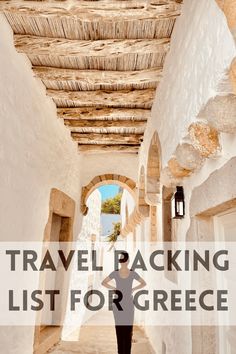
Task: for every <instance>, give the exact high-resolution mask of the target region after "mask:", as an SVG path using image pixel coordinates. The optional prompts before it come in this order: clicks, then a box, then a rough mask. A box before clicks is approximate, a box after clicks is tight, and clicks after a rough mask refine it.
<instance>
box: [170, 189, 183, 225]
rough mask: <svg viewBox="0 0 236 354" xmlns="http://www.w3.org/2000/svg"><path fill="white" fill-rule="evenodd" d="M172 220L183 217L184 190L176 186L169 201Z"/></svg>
mask: <svg viewBox="0 0 236 354" xmlns="http://www.w3.org/2000/svg"><path fill="white" fill-rule="evenodd" d="M171 216H172V219H183V218H184V216H185V202H184V189H183V187H180V186H177V187H176V192H175V193H174V195H173V197H172V199H171Z"/></svg>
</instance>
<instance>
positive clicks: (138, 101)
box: [0, 0, 181, 153]
mask: <svg viewBox="0 0 236 354" xmlns="http://www.w3.org/2000/svg"><path fill="white" fill-rule="evenodd" d="M180 3H181V0H176V1H175V0H137V1H135V0H94V1H92V0H91V1H88V0H61V1H60V0H42V1H28V0H18V1H17V0H12V1H2V0H1V1H0V10H1V11H2V12H3V13H4V14H5V16H6V18H7V20H8V21H9V23H10V25H11V27H12V29H13V32H14V42H15V47H16V49H17V51H18V52H20V53H24V54H26V55H27V56H28V58H29V59H30V61H31V63H32V69H33V72H34V75H35V76H36V77H38V78H40V79H41V80H42V82H43V83H44V85H45V86H46V88H47V94H48V95H49V96H50V97H52V99H53V100H54V102H55V104H56V106H57V111H58V117H59V118H60V119H63V120H64V123H65V125H66V126H67V127H68V129H70V131H71V136H72V138H73V139H74V140H75V141H76V142H77V143H78V146H79V150H80V151H82V152H98V151H99V152H106V151H114V152H116V151H120V152H128V153H131V152H132V153H137V152H138V149H139V146H140V144H141V142H142V139H143V134H144V131H145V126H146V123H147V120H148V118H149V117H150V111H151V107H152V103H153V100H154V96H155V92H156V89H157V87H158V84H159V82H160V80H161V78H162V69H163V65H164V61H165V57H166V54H167V52H168V50H169V47H170V38H171V33H172V31H173V27H174V24H175V20H176V18H177V17H178V16H179V15H180V11H181V7H180V6H181V5H180Z"/></svg>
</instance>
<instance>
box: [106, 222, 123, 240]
mask: <svg viewBox="0 0 236 354" xmlns="http://www.w3.org/2000/svg"><path fill="white" fill-rule="evenodd" d="M113 225H114V227H113V232H112V233H111V234H110V235H109V236H108V238H107V240H108V241H109V242H116V241H117V238H118V236H119V235H120V229H121V222H113Z"/></svg>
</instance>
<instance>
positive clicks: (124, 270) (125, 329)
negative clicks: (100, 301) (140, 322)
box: [102, 252, 146, 354]
mask: <svg viewBox="0 0 236 354" xmlns="http://www.w3.org/2000/svg"><path fill="white" fill-rule="evenodd" d="M119 263H120V265H121V267H120V269H119V270H115V271H113V272H111V274H110V275H109V276H108V277H106V278H105V279H104V280H103V282H102V285H103V286H105V287H106V288H108V289H112V290H118V291H119V292H121V294H122V300H121V301H120V302H119V304H120V306H121V308H122V310H121V309H119V308H118V306H116V304H115V303H113V314H114V318H115V325H116V338H117V346H118V354H130V353H131V342H132V331H133V322H134V304H133V297H132V293H133V292H134V291H135V290H138V289H142V288H143V287H144V286H145V285H146V282H145V281H144V280H143V279H142V278H141V277H140V276H139V275H138V274H137V273H136V272H134V271H133V270H132V269H129V268H128V264H129V254H128V253H127V252H122V253H121V258H120V259H119ZM112 279H114V280H115V281H116V287H114V286H112V285H110V284H109V282H110V281H111V280H112ZM134 279H135V280H137V281H138V282H139V283H140V284H139V285H137V286H135V287H134V288H133V280H134ZM118 295H119V294H118Z"/></svg>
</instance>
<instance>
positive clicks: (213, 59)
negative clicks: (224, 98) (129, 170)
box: [140, 0, 236, 167]
mask: <svg viewBox="0 0 236 354" xmlns="http://www.w3.org/2000/svg"><path fill="white" fill-rule="evenodd" d="M235 55H236V52H235V45H234V41H233V38H232V35H231V33H230V31H229V29H228V26H227V23H226V19H225V16H224V14H223V13H222V12H221V11H220V9H219V7H218V6H217V4H216V1H214V0H184V2H183V7H182V15H181V16H180V17H179V18H178V20H177V23H176V26H175V28H174V31H173V35H172V39H171V47H170V52H169V54H168V55H167V59H166V61H165V66H164V73H163V74H164V76H163V80H162V82H161V84H160V86H159V87H158V90H157V94H156V98H155V102H154V105H153V108H152V117H151V119H150V120H149V122H148V126H147V129H146V132H145V136H144V143H143V146H142V152H141V157H140V166H141V165H142V164H144V166H146V160H147V152H148V148H149V145H150V140H151V138H152V135H153V133H154V131H155V130H157V131H158V135H159V138H160V142H161V146H162V165H163V166H164V167H165V166H166V164H167V162H168V160H169V159H170V157H171V155H172V154H173V152H174V151H175V149H176V147H177V145H178V143H179V141H180V140H181V139H182V138H183V137H184V136H185V135H186V134H187V129H188V126H189V125H190V123H191V122H193V121H194V120H195V119H196V116H197V114H198V112H199V110H200V108H201V107H202V105H203V104H204V103H206V102H207V101H208V99H209V98H210V97H212V96H214V95H215V90H216V86H217V83H218V82H219V81H220V79H221V78H222V76H223V74H224V72H225V70H226V69H227V68H228V67H229V66H230V63H231V61H232V59H233V58H234V57H235Z"/></svg>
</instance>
